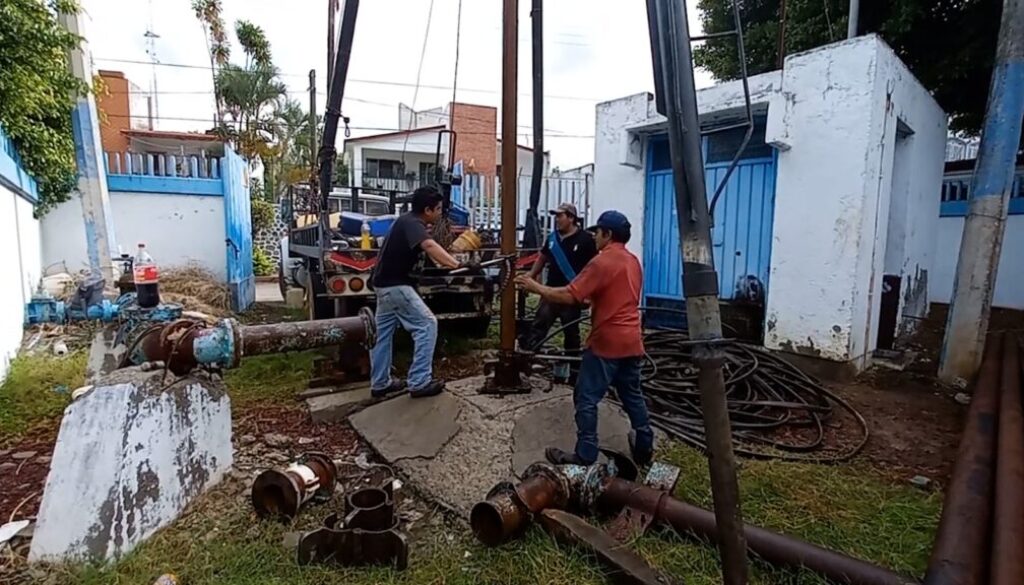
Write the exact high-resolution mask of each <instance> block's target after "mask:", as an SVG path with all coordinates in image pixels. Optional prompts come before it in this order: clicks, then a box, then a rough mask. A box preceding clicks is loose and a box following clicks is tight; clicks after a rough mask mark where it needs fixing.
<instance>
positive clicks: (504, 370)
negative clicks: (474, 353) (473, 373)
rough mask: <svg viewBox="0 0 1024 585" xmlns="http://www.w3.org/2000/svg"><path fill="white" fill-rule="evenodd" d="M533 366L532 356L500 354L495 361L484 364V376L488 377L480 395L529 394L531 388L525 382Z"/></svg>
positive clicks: (522, 353) (514, 353) (513, 353)
mask: <svg viewBox="0 0 1024 585" xmlns="http://www.w3.org/2000/svg"><path fill="white" fill-rule="evenodd" d="M532 365H533V354H530V353H524V352H518V351H510V352H502V353H501V354H500V355H499V356H498V359H497V361H488V362H485V363H484V374H485V375H486V376H488V379H487V382H486V383H485V384H484V387H483V388H481V389H480V394H494V395H497V396H503V395H506V394H529V393H530V392H532V391H533V387H532V386H530V384H529V383H528V382H527V381H526V380H525V376H528V375H529V373H530V370H531V368H532Z"/></svg>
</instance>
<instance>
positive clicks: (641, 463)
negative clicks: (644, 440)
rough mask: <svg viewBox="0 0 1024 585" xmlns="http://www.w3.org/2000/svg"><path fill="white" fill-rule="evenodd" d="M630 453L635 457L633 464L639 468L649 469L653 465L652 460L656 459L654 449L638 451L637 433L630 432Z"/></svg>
mask: <svg viewBox="0 0 1024 585" xmlns="http://www.w3.org/2000/svg"><path fill="white" fill-rule="evenodd" d="M627 436H628V438H629V451H630V453H631V454H632V455H633V463H636V466H637V467H647V466H648V465H650V464H651V460H653V459H654V450H653V449H644V450H642V451H637V449H636V431H629V435H627Z"/></svg>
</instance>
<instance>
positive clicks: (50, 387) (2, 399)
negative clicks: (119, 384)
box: [0, 351, 88, 444]
mask: <svg viewBox="0 0 1024 585" xmlns="http://www.w3.org/2000/svg"><path fill="white" fill-rule="evenodd" d="M87 358H88V355H87V353H86V352H85V351H77V352H75V353H72V354H71V355H68V356H65V357H62V358H59V357H55V356H51V355H49V354H39V355H22V356H19V357H16V358H15V359H14V360H13V361H12V362H11V367H10V369H9V370H8V372H7V378H6V379H5V380H4V382H3V384H0V444H3V443H5V442H7V441H9V440H11V439H14V438H15V437H17V436H18V435H20V434H22V433H24V432H25V431H26V430H28V429H29V428H30V427H32V426H33V425H35V424H36V423H39V422H41V421H43V420H46V419H49V418H53V417H57V416H60V414H61V412H63V411H64V407H66V406H67V405H68V402H70V400H71V391H72V390H74V389H76V388H79V387H81V386H82V385H84V384H85V363H86V360H87Z"/></svg>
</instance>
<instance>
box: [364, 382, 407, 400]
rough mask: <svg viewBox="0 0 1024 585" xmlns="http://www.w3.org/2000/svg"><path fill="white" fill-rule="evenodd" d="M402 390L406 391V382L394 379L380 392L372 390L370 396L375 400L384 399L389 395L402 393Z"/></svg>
mask: <svg viewBox="0 0 1024 585" xmlns="http://www.w3.org/2000/svg"><path fill="white" fill-rule="evenodd" d="M402 390H405V380H396V379H394V378H392V379H391V383H390V384H388V385H387V386H385V387H383V388H381V389H380V390H374V389H372V388H371V389H370V396H372V397H373V398H384V397H385V396H387V395H389V394H394V393H395V392H401V391H402Z"/></svg>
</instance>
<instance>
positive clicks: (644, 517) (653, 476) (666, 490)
mask: <svg viewBox="0 0 1024 585" xmlns="http://www.w3.org/2000/svg"><path fill="white" fill-rule="evenodd" d="M680 473H681V470H680V469H679V468H678V467H676V466H675V465H669V464H667V463H660V462H655V463H654V464H653V465H651V468H650V469H649V470H647V476H646V477H645V478H644V485H646V486H647V487H650V488H653V489H656V490H658V491H660V492H662V494H661V499H664V498H667V497H672V493H673V492H674V491H675V489H676V484H677V483H679V475H680ZM660 507H661V503H660V501H659V504H658V506H657V507H656V508H655V509H658V508H660ZM654 520H655V515H654V514H651V513H649V512H647V511H643V510H639V509H637V508H633V507H632V506H626V507H625V508H623V509H622V511H621V512H619V515H618V516H616V517H615V519H614V520H612V521H611V523H610V524H609V525H608V534H610V535H612V537H613V538H614V539H615V540H617V541H619V542H628V541H630V540H633V539H634V538H636V537H638V536H642V535H643V534H645V533H646V532H647V529H648V528H650V527H651V524H652V523H654Z"/></svg>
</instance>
